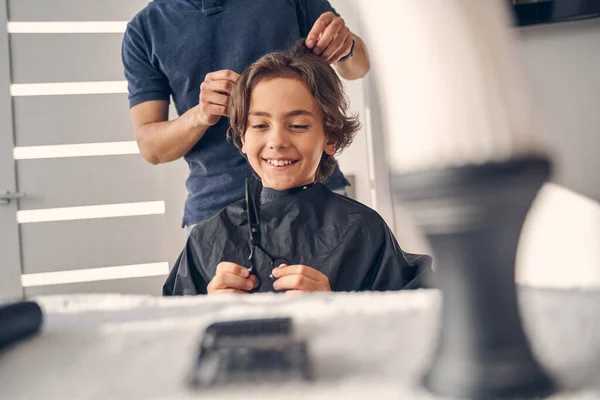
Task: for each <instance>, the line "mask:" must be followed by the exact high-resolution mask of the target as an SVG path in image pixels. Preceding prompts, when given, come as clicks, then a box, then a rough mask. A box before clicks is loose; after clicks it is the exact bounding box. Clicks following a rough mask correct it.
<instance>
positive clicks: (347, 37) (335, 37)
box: [306, 11, 352, 64]
mask: <svg viewBox="0 0 600 400" xmlns="http://www.w3.org/2000/svg"><path fill="white" fill-rule="evenodd" d="M306 47H308V48H309V49H313V52H314V53H315V54H318V55H320V56H321V57H324V58H326V59H327V61H329V63H330V64H333V63H335V62H337V61H338V60H339V59H340V58H342V57H344V56H346V55H348V53H350V48H351V47H352V32H350V29H348V27H347V26H346V23H345V22H344V20H343V19H342V18H341V17H338V16H337V15H335V14H334V13H332V12H331V11H328V12H326V13H323V14H321V16H320V17H319V19H317V20H316V21H315V24H314V25H313V27H312V29H311V30H310V32H309V33H308V36H307V37H306Z"/></svg>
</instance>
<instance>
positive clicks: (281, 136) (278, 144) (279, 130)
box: [267, 126, 289, 149]
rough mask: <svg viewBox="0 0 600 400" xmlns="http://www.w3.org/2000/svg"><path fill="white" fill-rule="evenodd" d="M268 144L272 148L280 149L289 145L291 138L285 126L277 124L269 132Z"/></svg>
mask: <svg viewBox="0 0 600 400" xmlns="http://www.w3.org/2000/svg"><path fill="white" fill-rule="evenodd" d="M267 145H268V146H269V147H270V148H273V149H278V148H285V147H288V146H289V140H288V137H287V133H286V132H285V129H284V128H283V127H279V126H275V127H273V129H271V131H270V132H269V138H268V139H267Z"/></svg>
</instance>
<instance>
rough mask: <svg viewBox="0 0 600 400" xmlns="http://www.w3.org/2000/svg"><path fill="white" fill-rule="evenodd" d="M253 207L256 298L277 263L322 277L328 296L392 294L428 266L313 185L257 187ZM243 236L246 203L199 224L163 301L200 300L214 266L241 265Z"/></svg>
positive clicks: (371, 215) (268, 286) (361, 213)
mask: <svg viewBox="0 0 600 400" xmlns="http://www.w3.org/2000/svg"><path fill="white" fill-rule="evenodd" d="M257 206H259V219H260V236H261V239H260V240H261V243H260V247H261V249H262V250H261V249H258V250H256V252H257V253H256V254H255V258H254V264H255V268H256V269H257V274H258V275H259V278H260V279H259V282H260V286H259V288H258V292H272V291H274V289H273V280H272V279H271V278H269V276H270V274H271V270H272V269H273V266H274V265H273V264H274V263H275V264H276V263H277V260H281V259H283V260H285V261H286V262H287V263H288V264H289V265H292V264H303V265H307V266H309V267H312V268H315V269H317V270H319V271H321V272H322V273H323V274H325V275H327V277H328V278H329V284H330V286H331V289H332V290H333V291H359V290H399V289H402V288H404V287H405V285H407V284H408V283H409V281H413V278H414V277H415V275H416V272H417V271H416V270H417V267H418V265H417V264H422V262H423V260H425V264H427V265H426V268H429V266H430V265H431V258H430V257H429V256H419V255H412V254H408V253H404V252H403V251H402V250H401V249H400V247H399V246H398V243H397V242H396V239H395V238H394V236H393V235H392V232H391V231H390V229H389V228H388V226H387V225H386V224H385V222H384V221H383V219H382V218H381V216H380V215H379V214H377V212H375V211H374V210H372V209H370V208H368V207H366V206H365V205H363V204H361V203H359V202H357V201H354V200H352V199H350V198H347V197H345V196H341V195H338V194H335V193H333V192H332V191H330V190H329V189H327V188H326V187H325V186H324V185H322V184H320V183H317V184H314V185H312V186H309V187H307V188H305V189H303V188H295V189H290V190H286V191H276V190H274V189H269V188H264V189H263V190H262V192H261V194H260V200H259V201H257ZM249 238H250V233H249V226H248V216H247V213H246V202H245V200H241V201H238V202H237V203H234V204H232V205H230V206H228V207H226V208H224V209H223V210H221V211H220V212H219V213H218V214H216V215H213V216H212V217H210V218H209V219H207V220H205V221H203V222H200V223H199V224H198V225H196V226H195V227H194V229H193V230H192V232H191V234H190V237H189V238H188V241H187V243H186V246H185V249H184V250H183V251H182V252H181V254H180V255H179V258H178V259H177V261H176V263H175V266H174V267H173V269H172V271H171V273H170V274H169V277H168V278H167V281H166V282H165V284H164V286H163V295H196V294H206V287H207V285H208V283H209V282H210V281H211V279H212V278H213V277H214V276H215V271H216V268H217V265H218V264H219V263H220V262H221V261H229V262H234V263H236V264H239V265H242V266H245V267H248V266H249V261H248V256H249V255H250V241H249ZM263 250H264V251H263ZM275 266H277V265H275ZM413 282H414V281H413Z"/></svg>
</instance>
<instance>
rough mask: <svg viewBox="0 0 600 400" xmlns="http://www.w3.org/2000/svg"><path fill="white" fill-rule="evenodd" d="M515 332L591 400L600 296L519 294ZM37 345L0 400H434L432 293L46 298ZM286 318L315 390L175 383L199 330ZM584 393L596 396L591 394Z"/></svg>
mask: <svg viewBox="0 0 600 400" xmlns="http://www.w3.org/2000/svg"><path fill="white" fill-rule="evenodd" d="M520 294H521V304H522V308H523V315H524V319H525V326H526V329H527V331H528V332H529V335H530V338H531V340H532V342H533V346H534V351H536V352H537V353H538V355H539V359H540V361H541V362H542V363H543V364H544V365H545V366H546V367H547V369H548V370H549V371H550V372H551V373H553V374H554V375H555V376H556V377H558V378H559V380H560V382H561V383H562V384H563V386H564V387H567V388H570V389H569V390H566V391H563V392H562V393H560V394H557V395H555V396H552V397H551V399H586V400H587V399H600V288H599V289H570V290H566V289H561V290H556V289H555V290H552V289H534V288H521V289H520ZM37 300H38V301H39V302H40V304H41V305H42V308H43V310H44V313H45V322H44V327H43V330H42V332H41V334H40V335H38V336H36V337H34V338H32V339H30V340H27V341H25V342H21V343H19V344H18V345H16V346H14V347H11V348H9V349H7V350H5V351H3V352H2V353H0V398H2V399H12V400H17V399H42V398H44V399H71V398H73V399H74V398H76V399H108V398H110V399H121V398H131V399H138V398H139V399H142V398H143V399H159V398H171V399H194V398H202V399H207V398H214V399H225V398H227V399H230V398H239V399H248V398H261V399H282V398H286V399H304V398H306V399H308V398H310V399H321V398H322V399H332V398H344V399H364V398H365V397H366V396H368V397H370V398H378V399H380V398H381V399H387V398H395V399H433V398H434V397H433V396H430V395H429V394H427V393H424V392H423V391H422V390H420V389H419V388H418V386H416V385H415V382H416V380H417V378H418V377H419V375H420V371H421V369H422V368H423V366H424V365H426V363H427V359H428V357H429V355H430V352H431V351H432V349H433V344H434V342H435V329H436V326H437V314H438V310H439V303H440V296H439V293H438V292H437V291H434V290H419V291H413V292H408V291H407V292H396V293H338V294H320V295H309V296H297V297H286V296H283V295H273V294H263V295H252V296H239V297H235V296H216V297H214V296H209V297H187V298H160V297H149V296H123V295H110V294H107V295H73V296H47V297H40V298H38V299H37ZM272 316H291V317H293V318H294V326H295V329H296V332H297V333H298V334H300V335H303V336H305V337H306V338H308V339H309V346H310V351H311V358H312V361H313V364H314V366H315V372H316V377H317V380H316V382H314V383H303V382H289V383H285V382H282V383H281V384H276V385H275V384H256V385H254V386H238V387H234V388H232V387H229V388H219V389H210V390H204V391H203V392H201V393H199V392H193V391H190V390H189V389H187V387H186V385H185V376H186V374H187V373H188V371H189V368H190V366H191V365H192V361H193V358H194V357H195V355H196V350H197V347H198V342H199V338H200V335H201V332H202V331H203V329H204V328H205V327H206V326H207V325H208V324H210V323H212V322H215V321H222V320H228V319H238V318H239V319H243V318H251V317H272ZM594 388H595V389H594Z"/></svg>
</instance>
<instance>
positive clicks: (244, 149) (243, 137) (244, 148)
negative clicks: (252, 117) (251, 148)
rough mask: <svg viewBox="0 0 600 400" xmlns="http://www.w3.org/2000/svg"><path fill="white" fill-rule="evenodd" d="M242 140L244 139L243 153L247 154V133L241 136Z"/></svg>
mask: <svg viewBox="0 0 600 400" xmlns="http://www.w3.org/2000/svg"><path fill="white" fill-rule="evenodd" d="M240 140H241V141H242V153H243V154H246V135H242V136H240Z"/></svg>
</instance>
